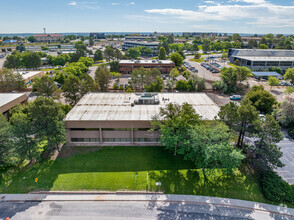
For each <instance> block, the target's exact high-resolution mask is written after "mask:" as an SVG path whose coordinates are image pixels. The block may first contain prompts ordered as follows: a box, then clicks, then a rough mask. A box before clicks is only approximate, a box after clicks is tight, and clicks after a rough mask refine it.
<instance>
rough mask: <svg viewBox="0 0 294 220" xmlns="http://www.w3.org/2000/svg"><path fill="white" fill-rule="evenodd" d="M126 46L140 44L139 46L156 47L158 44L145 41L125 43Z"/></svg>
mask: <svg viewBox="0 0 294 220" xmlns="http://www.w3.org/2000/svg"><path fill="white" fill-rule="evenodd" d="M124 43H128V44H140V45H154V46H157V45H158V44H159V42H147V41H125V42H124Z"/></svg>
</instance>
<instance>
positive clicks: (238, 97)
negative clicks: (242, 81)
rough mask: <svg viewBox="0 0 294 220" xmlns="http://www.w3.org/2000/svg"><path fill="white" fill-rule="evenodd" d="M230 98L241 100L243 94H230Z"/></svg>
mask: <svg viewBox="0 0 294 220" xmlns="http://www.w3.org/2000/svg"><path fill="white" fill-rule="evenodd" d="M230 99H231V100H241V99H242V96H240V95H232V96H230Z"/></svg>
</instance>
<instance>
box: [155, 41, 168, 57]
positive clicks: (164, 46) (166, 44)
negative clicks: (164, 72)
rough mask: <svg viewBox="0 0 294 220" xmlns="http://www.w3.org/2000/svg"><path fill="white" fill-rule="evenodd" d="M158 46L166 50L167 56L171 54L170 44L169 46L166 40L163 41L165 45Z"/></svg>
mask: <svg viewBox="0 0 294 220" xmlns="http://www.w3.org/2000/svg"><path fill="white" fill-rule="evenodd" d="M158 46H160V47H163V48H164V49H165V52H166V54H169V53H170V50H169V44H168V42H167V41H166V40H165V41H163V43H162V44H159V45H158ZM160 47H159V48H160Z"/></svg>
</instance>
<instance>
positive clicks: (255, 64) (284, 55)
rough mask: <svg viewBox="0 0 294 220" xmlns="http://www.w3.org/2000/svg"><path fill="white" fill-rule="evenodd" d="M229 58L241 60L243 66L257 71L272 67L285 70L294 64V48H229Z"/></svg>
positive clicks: (233, 60) (232, 60)
mask: <svg viewBox="0 0 294 220" xmlns="http://www.w3.org/2000/svg"><path fill="white" fill-rule="evenodd" d="M229 59H230V61H231V63H234V62H235V61H236V60H239V61H240V65H241V66H245V67H248V68H249V69H251V70H255V71H263V70H265V69H269V68H270V67H280V68H281V69H282V70H285V69H288V68H293V66H294V50H272V49H229Z"/></svg>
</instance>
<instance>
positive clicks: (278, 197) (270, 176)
mask: <svg viewBox="0 0 294 220" xmlns="http://www.w3.org/2000/svg"><path fill="white" fill-rule="evenodd" d="M261 187H262V191H263V193H264V196H265V197H266V198H267V199H268V200H271V201H274V202H290V203H294V185H289V184H288V183H287V182H285V181H284V180H283V179H282V178H281V177H280V176H279V175H278V174H277V173H276V172H274V171H267V172H266V173H264V175H263V177H262V180H261Z"/></svg>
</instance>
